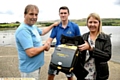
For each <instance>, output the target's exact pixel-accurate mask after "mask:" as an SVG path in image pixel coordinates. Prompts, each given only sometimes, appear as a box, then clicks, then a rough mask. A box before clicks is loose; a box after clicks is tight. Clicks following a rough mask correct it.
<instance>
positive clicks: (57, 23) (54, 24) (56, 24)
mask: <svg viewBox="0 0 120 80" xmlns="http://www.w3.org/2000/svg"><path fill="white" fill-rule="evenodd" d="M59 24H60V22H54V23H53V24H52V25H53V26H54V27H55V26H58V25H59Z"/></svg>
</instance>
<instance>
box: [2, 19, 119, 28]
mask: <svg viewBox="0 0 120 80" xmlns="http://www.w3.org/2000/svg"><path fill="white" fill-rule="evenodd" d="M56 21H59V20H53V21H38V22H37V23H36V24H35V25H37V26H38V27H46V26H49V25H51V24H52V23H54V22H56ZM70 21H73V22H75V23H76V24H78V25H79V26H86V18H83V19H78V20H75V19H71V20H70ZM19 25H20V22H19V21H16V22H12V23H0V28H15V27H18V26H19ZM102 25H103V26H120V18H102Z"/></svg>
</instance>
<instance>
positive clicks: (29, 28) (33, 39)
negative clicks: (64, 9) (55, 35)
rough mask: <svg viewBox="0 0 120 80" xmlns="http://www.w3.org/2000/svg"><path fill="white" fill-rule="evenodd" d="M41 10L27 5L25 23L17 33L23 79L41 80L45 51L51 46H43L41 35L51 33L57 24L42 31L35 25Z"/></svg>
mask: <svg viewBox="0 0 120 80" xmlns="http://www.w3.org/2000/svg"><path fill="white" fill-rule="evenodd" d="M38 13H39V9H38V7H37V6H36V5H27V6H26V7H25V11H24V22H23V23H21V24H20V26H19V27H18V28H17V30H16V32H15V39H16V45H17V50H18V58H19V69H20V72H21V77H23V78H24V77H26V78H35V79H36V80H39V73H40V68H41V67H42V66H43V64H44V50H46V51H47V50H49V48H50V47H49V46H50V44H48V43H46V44H44V45H43V44H42V40H41V37H40V35H44V34H46V33H47V32H49V31H50V30H51V29H52V28H53V27H54V26H56V25H58V24H57V23H54V24H52V25H51V26H49V27H47V28H45V29H43V30H41V29H39V28H37V26H35V25H34V24H35V23H36V22H37V18H38Z"/></svg>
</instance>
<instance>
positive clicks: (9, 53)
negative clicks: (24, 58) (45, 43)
mask: <svg viewBox="0 0 120 80" xmlns="http://www.w3.org/2000/svg"><path fill="white" fill-rule="evenodd" d="M52 52H53V48H51V49H50V50H49V51H48V52H45V65H44V66H43V67H42V69H41V75H40V76H41V77H40V78H41V80H47V70H48V65H49V61H50V58H51V57H50V56H51V53H52ZM109 67H110V77H109V80H120V70H119V69H120V64H119V63H116V62H113V61H109ZM7 77H9V78H12V77H15V78H19V77H20V73H19V70H18V57H17V51H16V48H15V47H4V46H2V47H0V78H7ZM74 79H76V78H75V77H74ZM55 80H67V79H66V77H65V75H64V74H63V73H60V74H59V75H57V76H56V77H55Z"/></svg>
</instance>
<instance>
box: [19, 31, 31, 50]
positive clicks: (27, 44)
mask: <svg viewBox="0 0 120 80" xmlns="http://www.w3.org/2000/svg"><path fill="white" fill-rule="evenodd" d="M17 35H18V36H17V39H18V41H19V43H20V45H21V46H22V47H23V49H24V50H25V49H27V48H31V47H33V41H32V37H31V33H30V31H29V30H27V29H25V30H22V31H20V32H19V33H18V34H17Z"/></svg>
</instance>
